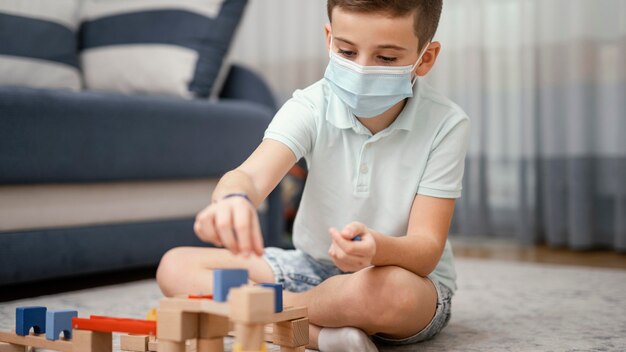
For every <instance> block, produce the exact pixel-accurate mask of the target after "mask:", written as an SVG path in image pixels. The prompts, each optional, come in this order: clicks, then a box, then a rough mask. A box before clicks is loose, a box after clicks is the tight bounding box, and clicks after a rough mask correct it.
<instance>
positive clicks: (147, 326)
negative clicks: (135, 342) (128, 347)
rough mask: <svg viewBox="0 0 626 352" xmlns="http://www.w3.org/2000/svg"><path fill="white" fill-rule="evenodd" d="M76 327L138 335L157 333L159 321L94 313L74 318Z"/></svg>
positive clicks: (73, 321)
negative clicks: (85, 316)
mask: <svg viewBox="0 0 626 352" xmlns="http://www.w3.org/2000/svg"><path fill="white" fill-rule="evenodd" d="M72 327H73V328H74V329H81V330H90V331H100V332H124V333H127V334H136V335H156V333H157V322H156V321H150V320H140V319H126V318H114V317H103V316H97V315H92V316H91V317H89V319H85V318H72Z"/></svg>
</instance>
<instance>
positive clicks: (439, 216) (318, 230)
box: [157, 0, 469, 351]
mask: <svg viewBox="0 0 626 352" xmlns="http://www.w3.org/2000/svg"><path fill="white" fill-rule="evenodd" d="M441 8H442V1H441V0H394V1H389V0H329V1H328V15H329V18H330V24H327V25H326V27H325V30H326V39H327V45H328V49H329V55H330V60H329V64H328V67H327V70H326V73H325V75H324V79H322V80H321V81H319V82H317V83H315V84H313V85H312V86H310V87H308V88H306V89H304V90H302V91H296V92H295V93H294V96H293V98H292V99H290V100H289V101H288V102H287V103H286V104H285V105H284V106H283V107H282V108H281V110H280V111H279V112H278V113H277V114H276V116H275V118H274V120H273V121H272V123H271V124H270V126H269V127H268V129H267V131H266V134H265V137H264V140H263V142H262V143H261V144H260V146H259V147H258V149H257V150H256V151H255V152H254V153H253V154H252V155H251V156H250V157H249V158H248V160H246V161H245V162H244V163H243V164H242V165H241V166H240V167H238V168H237V169H235V170H233V171H231V172H229V173H227V174H226V175H224V177H223V178H222V179H221V180H220V182H219V184H218V186H217V187H216V189H215V191H214V192H213V196H212V199H213V203H212V204H210V205H209V206H208V207H207V208H206V209H204V210H203V211H201V212H200V213H199V214H198V216H197V218H196V223H195V225H194V230H195V232H196V233H197V235H198V236H199V237H200V238H201V239H202V240H204V241H207V242H210V243H213V244H215V245H218V246H223V247H225V248H226V249H213V248H177V249H174V250H172V251H170V252H168V253H167V254H166V255H165V256H164V257H163V259H162V261H161V265H160V267H159V270H158V273H157V279H158V282H159V285H160V287H161V289H162V291H163V292H164V294H166V295H174V294H178V293H187V292H211V288H212V285H211V269H212V268H247V269H248V270H249V273H250V280H251V281H253V282H279V283H282V284H283V285H284V287H285V289H286V292H285V295H284V299H285V304H286V305H304V306H307V307H308V312H309V319H310V322H311V326H310V346H309V347H310V348H315V349H320V350H322V351H375V350H376V347H375V346H374V344H373V343H372V341H371V340H370V338H368V336H371V339H372V340H374V341H377V342H379V343H382V344H392V345H399V344H409V343H415V342H419V341H424V340H427V339H429V338H431V337H433V336H434V335H435V334H437V333H438V332H439V331H440V330H441V329H443V327H444V326H445V325H446V324H447V322H448V320H449V318H450V300H451V297H452V295H453V293H454V290H455V289H456V284H455V279H456V274H455V271H454V266H453V263H452V251H451V248H450V245H449V243H448V241H447V234H448V229H449V225H450V221H451V218H452V214H453V211H454V202H455V198H458V197H459V196H460V194H461V179H462V175H463V167H464V162H463V160H464V157H465V152H466V148H467V138H468V124H469V120H468V118H467V116H466V115H465V113H463V111H462V110H461V109H460V108H458V107H457V106H456V105H454V104H453V103H452V102H450V101H449V100H448V99H446V98H445V97H443V96H442V95H440V94H438V93H437V92H435V91H434V90H432V89H431V88H430V87H429V86H428V85H426V84H425V83H424V82H422V81H421V80H419V79H418V77H419V76H424V75H426V74H427V73H428V72H429V71H430V69H431V68H432V67H433V65H434V64H435V61H436V59H437V56H438V54H439V51H440V44H439V43H437V42H432V38H433V36H434V34H435V31H436V28H437V25H438V22H439V17H440V14H441ZM301 157H304V158H305V159H306V161H307V165H308V167H309V176H308V179H307V182H306V186H305V189H304V194H303V197H302V201H301V205H300V209H299V212H298V214H297V217H296V220H295V224H294V234H293V239H294V243H295V246H296V248H297V249H296V250H294V251H285V250H282V249H277V248H266V249H265V250H263V241H262V236H261V233H260V230H259V222H258V218H257V215H256V207H257V206H258V205H259V204H261V202H263V200H264V199H265V197H267V195H268V194H269V193H270V192H271V190H272V189H274V187H276V185H277V184H278V183H279V181H280V180H281V179H282V177H283V176H284V175H285V174H286V173H287V171H288V170H289V169H290V168H291V166H292V165H293V164H294V163H295V162H296V161H297V160H298V159H300V158H301ZM356 236H359V237H360V238H359V239H356V240H355V237H356Z"/></svg>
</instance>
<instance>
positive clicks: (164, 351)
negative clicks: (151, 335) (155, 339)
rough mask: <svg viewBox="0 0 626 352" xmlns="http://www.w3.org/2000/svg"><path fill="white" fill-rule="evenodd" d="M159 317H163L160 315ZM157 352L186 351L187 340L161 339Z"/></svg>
mask: <svg viewBox="0 0 626 352" xmlns="http://www.w3.org/2000/svg"><path fill="white" fill-rule="evenodd" d="M159 319H161V316H160V315H159ZM157 331H158V330H157ZM157 352H186V348H185V342H179V341H167V340H159V345H158V347H157Z"/></svg>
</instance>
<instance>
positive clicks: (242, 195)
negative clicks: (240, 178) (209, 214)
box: [213, 192, 254, 206]
mask: <svg viewBox="0 0 626 352" xmlns="http://www.w3.org/2000/svg"><path fill="white" fill-rule="evenodd" d="M234 197H240V198H243V199H245V200H247V201H248V202H249V203H250V204H252V206H254V203H252V200H251V199H250V196H248V194H247V193H245V192H233V193H227V194H225V195H223V196H221V197H220V198H219V199H213V203H217V202H218V201H220V200H225V199H228V198H234Z"/></svg>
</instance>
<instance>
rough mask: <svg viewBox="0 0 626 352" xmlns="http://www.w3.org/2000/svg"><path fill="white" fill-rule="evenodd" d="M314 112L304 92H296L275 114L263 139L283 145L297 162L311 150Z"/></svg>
mask: <svg viewBox="0 0 626 352" xmlns="http://www.w3.org/2000/svg"><path fill="white" fill-rule="evenodd" d="M316 110H317V109H316V108H315V106H314V104H313V103H312V102H311V101H310V100H309V99H307V97H306V92H304V91H301V90H298V91H296V92H295V93H294V95H293V97H292V98H291V99H289V100H288V101H287V102H286V103H285V104H284V105H283V106H282V107H281V108H280V110H279V111H278V112H277V113H276V115H275V116H274V118H273V119H272V122H271V123H270V125H269V126H268V128H267V130H265V136H264V137H263V139H272V140H276V141H279V142H281V143H283V144H285V145H286V146H287V147H289V149H291V151H292V152H293V154H294V155H295V156H296V159H297V160H299V159H300V158H302V157H304V156H305V155H307V154H309V153H310V152H311V150H312V149H313V145H314V141H315V138H316V135H317V127H316V119H315V117H316V115H317V114H316Z"/></svg>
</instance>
